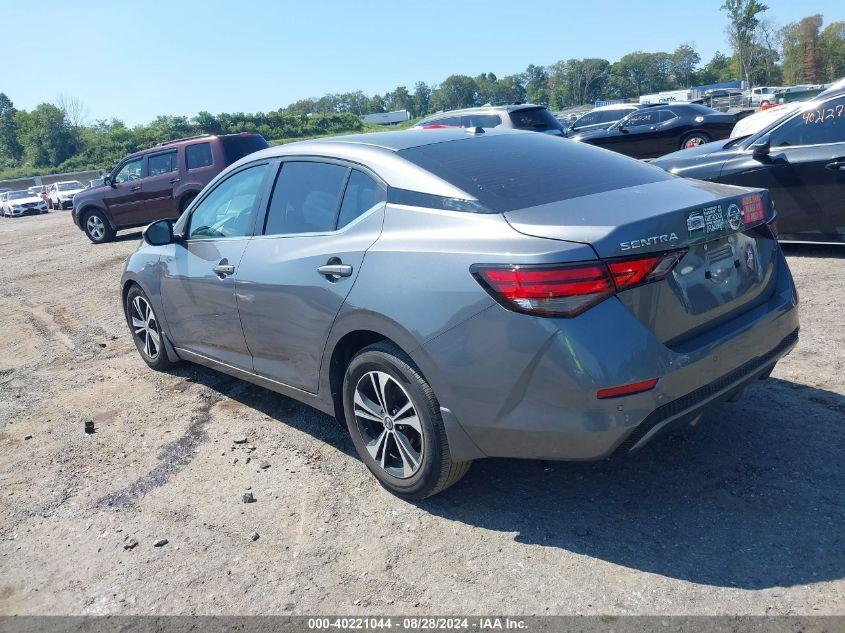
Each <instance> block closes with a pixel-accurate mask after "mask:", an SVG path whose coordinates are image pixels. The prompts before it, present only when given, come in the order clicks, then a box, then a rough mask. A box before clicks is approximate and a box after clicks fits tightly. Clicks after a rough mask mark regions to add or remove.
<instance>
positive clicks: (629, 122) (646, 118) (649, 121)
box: [625, 110, 660, 127]
mask: <svg viewBox="0 0 845 633" xmlns="http://www.w3.org/2000/svg"><path fill="white" fill-rule="evenodd" d="M659 120H660V113H659V112H658V111H656V110H646V111H645V112H636V113H635V114H632V115H631V116H629V117H628V118H627V119H625V125H626V126H627V127H635V126H637V125H656V124H657V122H658V121H659Z"/></svg>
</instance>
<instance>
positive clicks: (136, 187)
mask: <svg viewBox="0 0 845 633" xmlns="http://www.w3.org/2000/svg"><path fill="white" fill-rule="evenodd" d="M140 188H141V185H135V186H134V187H130V188H129V191H138V190H139V189H140Z"/></svg>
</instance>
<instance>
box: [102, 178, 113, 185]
mask: <svg viewBox="0 0 845 633" xmlns="http://www.w3.org/2000/svg"><path fill="white" fill-rule="evenodd" d="M103 184H104V185H108V186H109V187H114V183H113V182H112V180H111V176H103Z"/></svg>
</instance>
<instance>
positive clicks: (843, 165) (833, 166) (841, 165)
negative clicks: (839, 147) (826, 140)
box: [824, 158, 845, 171]
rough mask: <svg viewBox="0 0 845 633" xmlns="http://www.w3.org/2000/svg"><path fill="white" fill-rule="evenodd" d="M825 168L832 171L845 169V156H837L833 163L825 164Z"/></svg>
mask: <svg viewBox="0 0 845 633" xmlns="http://www.w3.org/2000/svg"><path fill="white" fill-rule="evenodd" d="M824 168H825V169H829V170H830V171H845V158H837V159H836V160H835V161H833V162H832V163H828V164H827V165H825V166H824Z"/></svg>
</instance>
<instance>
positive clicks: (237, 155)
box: [220, 134, 270, 165]
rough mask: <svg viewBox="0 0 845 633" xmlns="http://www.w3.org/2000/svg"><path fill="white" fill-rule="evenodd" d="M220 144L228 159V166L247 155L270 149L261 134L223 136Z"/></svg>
mask: <svg viewBox="0 0 845 633" xmlns="http://www.w3.org/2000/svg"><path fill="white" fill-rule="evenodd" d="M220 142H221V143H222V145H223V155H224V156H225V157H226V163H227V164H228V165H231V164H232V163H234V162H235V161H236V160H240V159H241V158H243V157H244V156H246V155H247V154H252V153H253V152H257V151H258V150H260V149H267V148H268V147H270V146H269V145H268V144H267V141H265V140H264V137H263V136H261V135H260V134H250V135H249V136H222V137H220Z"/></svg>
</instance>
